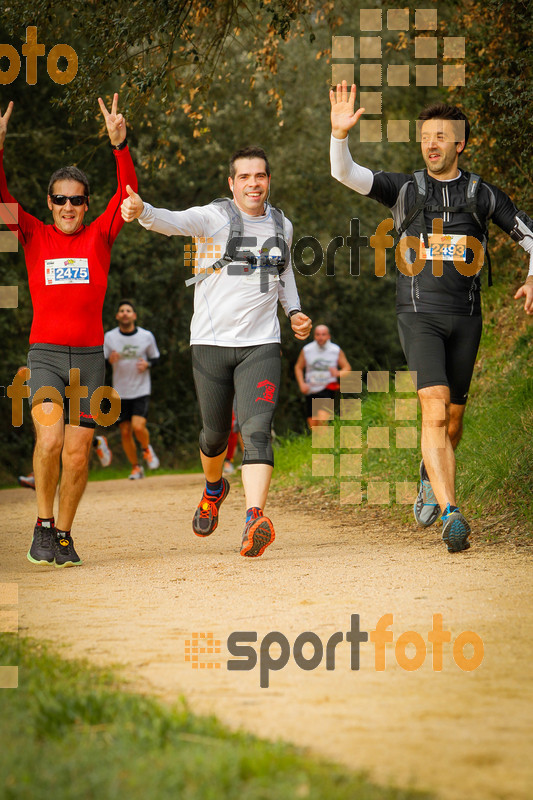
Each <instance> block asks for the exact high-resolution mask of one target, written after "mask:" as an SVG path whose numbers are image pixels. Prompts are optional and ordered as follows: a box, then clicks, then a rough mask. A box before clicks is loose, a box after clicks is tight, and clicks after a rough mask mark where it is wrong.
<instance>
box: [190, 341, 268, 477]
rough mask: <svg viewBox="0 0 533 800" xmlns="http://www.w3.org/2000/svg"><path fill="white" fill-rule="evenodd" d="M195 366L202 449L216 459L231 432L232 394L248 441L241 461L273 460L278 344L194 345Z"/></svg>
mask: <svg viewBox="0 0 533 800" xmlns="http://www.w3.org/2000/svg"><path fill="white" fill-rule="evenodd" d="M191 350H192V368H193V376H194V385H195V387H196V395H197V397H198V403H199V405H200V413H201V415H202V426H203V427H202V430H201V433H200V449H201V451H202V453H204V455H206V456H208V457H209V458H214V457H215V456H218V455H220V454H221V453H223V452H224V450H225V449H226V447H227V444H228V437H229V435H230V432H231V411H232V406H233V397H234V395H235V397H236V400H237V403H236V407H237V420H238V424H239V428H240V431H241V434H242V438H243V442H244V457H243V464H270V465H273V464H274V455H273V452H272V437H271V432H270V431H271V427H272V418H273V416H274V412H275V410H276V406H277V403H278V394H279V382H280V377H281V351H280V346H279V344H261V345H256V346H253V347H216V346H214V345H200V344H194V345H192V348H191Z"/></svg>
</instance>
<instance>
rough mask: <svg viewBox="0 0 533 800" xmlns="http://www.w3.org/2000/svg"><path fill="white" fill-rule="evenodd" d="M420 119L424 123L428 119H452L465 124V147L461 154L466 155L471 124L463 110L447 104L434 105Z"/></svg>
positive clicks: (421, 113) (422, 112)
mask: <svg viewBox="0 0 533 800" xmlns="http://www.w3.org/2000/svg"><path fill="white" fill-rule="evenodd" d="M418 119H420V120H422V121H423V122H425V121H426V120H427V119H452V120H457V121H459V122H464V124H465V137H464V138H465V146H464V147H463V149H462V150H461V153H464V151H465V150H466V145H467V144H468V137H469V136H470V123H469V122H468V119H467V118H466V116H465V115H464V114H463V112H462V111H461V109H459V108H457V106H448V105H446V103H433V104H432V105H430V106H427V107H426V108H423V109H422V111H421V112H420V114H419V115H418ZM461 153H459V155H461Z"/></svg>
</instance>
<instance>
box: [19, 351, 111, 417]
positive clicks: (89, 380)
mask: <svg viewBox="0 0 533 800" xmlns="http://www.w3.org/2000/svg"><path fill="white" fill-rule="evenodd" d="M28 367H29V368H30V370H31V375H30V379H29V381H28V383H29V387H30V397H29V402H30V408H31V406H32V400H33V396H34V394H35V392H36V391H37V390H38V389H41V388H42V387H45V386H50V387H52V388H54V389H57V391H58V392H59V394H60V395H61V397H62V398H63V410H64V414H65V422H66V423H69V400H68V398H66V396H65V388H66V387H67V386H69V384H70V374H69V370H70V369H73V368H78V369H79V370H80V385H81V386H86V387H87V389H88V395H87V397H82V398H81V399H80V426H81V427H82V428H95V427H96V422H95V420H94V419H93V417H92V415H91V397H92V394H93V392H94V391H95V390H96V389H98V388H100V386H103V385H104V383H105V359H104V349H103V347H67V346H64V345H59V344H32V345H31V346H30V349H29V352H28ZM47 399H50V400H52V401H53V400H54V398H53V397H50V398H47V397H44V396H43V397H42V398H41V401H42V402H45V401H46V400H47Z"/></svg>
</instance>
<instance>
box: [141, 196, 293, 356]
mask: <svg viewBox="0 0 533 800" xmlns="http://www.w3.org/2000/svg"><path fill="white" fill-rule="evenodd" d="M241 215H242V219H243V225H244V230H243V237H253V239H254V241H255V242H256V246H255V247H250V246H248V245H247V246H246V247H245V248H243V249H246V250H250V251H251V252H253V253H254V254H255V255H256V256H260V255H261V249H262V246H263V244H264V242H266V241H267V239H270V238H271V237H273V236H275V234H276V230H275V226H274V220H273V218H272V213H271V208H270V205H268V204H267V205H266V209H265V214H263V215H262V216H259V217H252V216H250V215H249V214H245V213H243V212H242V211H241ZM139 222H140V224H141V225H142V226H143V227H144V228H147V229H148V230H152V231H156V232H157V233H164V234H166V235H167V236H173V235H174V236H175V235H181V236H192V237H194V244H193V246H192V247H196V250H195V251H194V250H191V251H190V252H191V254H192V255H194V256H195V258H194V259H191V260H192V261H193V265H192V266H197V267H198V268H199V269H200V270H204V269H207V268H208V267H210V266H211V265H212V264H214V263H215V262H216V261H218V260H219V259H220V258H221V257H222V256H223V255H224V253H225V252H226V244H227V241H228V236H229V230H230V224H229V219H228V215H227V214H226V212H225V211H224V209H223V208H220V207H218V206H217V205H213V204H210V205H207V206H194V207H193V208H189V209H186V210H185V211H168V210H167V209H164V208H154V207H153V206H151V205H150V204H149V203H145V204H144V209H143V212H142V214H141V216H140V217H139ZM285 231H286V244H287V247H288V248H289V249H290V246H291V244H292V224H291V222H290V221H289V220H288V219H285ZM186 252H187V251H186ZM271 254H272V255H276V254H279V251H277V250H273V251H272V253H271ZM194 261H195V262H196V263H194ZM243 263H244V264H246V262H244V261H243V262H237V261H235V262H231V264H230V265H228V266H229V269H228V266H225V267H223V268H222V269H221V270H220V271H218V272H215V273H213V274H211V275H209V276H208V277H207V278H206V279H205V280H203V281H201V282H200V283H197V284H196V285H195V290H194V314H193V317H192V320H191V344H204V345H217V346H219V347H250V346H253V345H260V344H270V343H273V342H279V341H281V336H280V327H279V321H278V316H277V306H278V300H279V301H280V303H281V305H282V306H283V309H284V311H285V313H286V314H288V313H289V311H292V310H293V309H299V308H300V299H299V296H298V290H297V288H296V281H295V279H294V273H293V270H292V266H291V263H290V260H289V261H288V263H287V264H286V266H285V268H284V270H283V272H282V273H281V275H278V274H275V275H272V274H268V275H266V274H265V270H262V269H260V268H257V269H249V270H248V272H247V273H245V274H231V266H232V265H233V264H243ZM246 266H247V267H248V266H249V265H247V264H246ZM189 274H190V273H189ZM184 277H185V275H184ZM267 278H268V280H267Z"/></svg>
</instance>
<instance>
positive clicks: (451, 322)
mask: <svg viewBox="0 0 533 800" xmlns="http://www.w3.org/2000/svg"><path fill="white" fill-rule="evenodd" d="M482 326H483V322H482V319H481V316H471V317H465V316H460V315H454V314H439V315H437V314H422V313H409V312H401V313H400V314H398V333H399V335H400V341H401V343H402V347H403V352H404V354H405V358H406V360H407V364H408V366H409V369H410V370H411V371H413V372H416V378H417V380H416V385H417V389H424V388H426V387H428V386H448V387H449V389H450V399H451V402H452V403H455V404H456V405H464V404H465V403H466V401H467V399H468V390H469V388H470V381H471V380H472V373H473V371H474V364H475V361H476V356H477V351H478V347H479V342H480V339H481V330H482Z"/></svg>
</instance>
